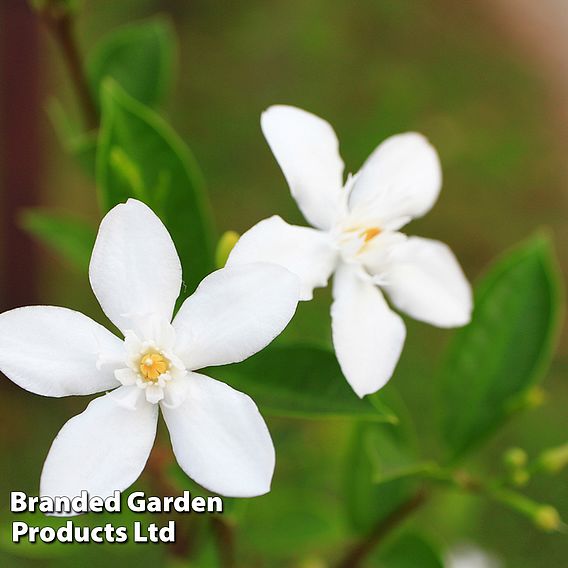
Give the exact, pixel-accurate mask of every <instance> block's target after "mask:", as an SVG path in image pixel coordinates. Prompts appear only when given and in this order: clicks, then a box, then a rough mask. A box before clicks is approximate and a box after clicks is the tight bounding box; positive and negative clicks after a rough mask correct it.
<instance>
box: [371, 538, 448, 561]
mask: <svg viewBox="0 0 568 568" xmlns="http://www.w3.org/2000/svg"><path fill="white" fill-rule="evenodd" d="M379 566H381V567H384V568H417V567H420V568H444V562H443V560H442V556H441V554H440V552H439V550H438V549H437V548H436V547H435V546H434V545H433V544H432V543H431V542H430V541H429V540H428V539H426V538H425V537H423V536H422V535H419V534H414V533H405V534H403V535H402V536H400V537H399V538H397V539H396V541H395V542H394V543H393V544H392V545H391V546H389V548H387V550H386V551H385V552H384V553H383V554H381V556H380V560H379Z"/></svg>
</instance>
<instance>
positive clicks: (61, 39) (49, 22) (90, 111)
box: [40, 2, 99, 130]
mask: <svg viewBox="0 0 568 568" xmlns="http://www.w3.org/2000/svg"><path fill="white" fill-rule="evenodd" d="M53 4H54V3H53V2H47V4H46V7H45V8H43V9H42V10H41V12H40V14H41V19H42V21H43V22H44V23H45V25H46V27H47V29H48V30H49V31H50V32H51V34H52V36H53V37H54V39H55V41H56V43H57V44H58V46H59V48H60V49H61V52H62V54H63V59H64V61H65V64H66V66H67V70H68V72H69V76H70V78H71V82H72V83H73V88H74V89H75V94H76V96H77V100H78V101H79V104H80V106H81V109H82V111H83V115H84V120H85V125H86V127H87V129H88V130H94V129H96V128H97V127H98V124H99V115H98V111H97V107H96V105H95V102H94V101H93V98H92V96H91V91H90V89H89V85H88V83H87V78H86V76H85V73H84V69H83V63H82V60H81V56H80V53H79V47H78V45H77V40H76V38H75V31H74V28H75V26H74V19H73V15H72V14H71V13H70V12H69V10H65V9H62V8H59V7H58V6H56V5H53Z"/></svg>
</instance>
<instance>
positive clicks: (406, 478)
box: [345, 386, 417, 533]
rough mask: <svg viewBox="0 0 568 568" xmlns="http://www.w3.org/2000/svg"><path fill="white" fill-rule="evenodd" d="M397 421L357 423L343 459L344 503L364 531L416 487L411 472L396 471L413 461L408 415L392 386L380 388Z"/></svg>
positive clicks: (351, 518)
mask: <svg viewBox="0 0 568 568" xmlns="http://www.w3.org/2000/svg"><path fill="white" fill-rule="evenodd" d="M381 393H382V394H383V396H385V398H386V401H387V403H388V405H389V406H391V407H393V408H394V410H395V412H396V414H397V416H398V417H399V419H400V422H399V423H398V424H396V425H393V424H373V423H359V424H357V425H356V427H355V429H354V432H353V437H352V440H351V442H350V446H349V449H348V453H347V459H346V470H345V473H346V475H345V491H346V497H345V503H346V507H347V511H346V512H347V517H348V519H349V521H350V523H351V526H352V527H353V529H354V530H355V531H357V532H359V533H367V532H369V531H370V530H372V529H373V527H375V526H376V525H377V524H378V523H380V522H381V521H382V520H384V519H385V518H386V517H388V516H389V515H390V514H391V513H392V512H393V511H394V510H395V509H397V508H398V507H400V506H401V505H402V504H403V503H404V502H405V501H407V500H408V499H410V498H411V497H412V495H413V494H414V491H415V490H416V487H417V484H416V480H415V479H414V478H413V476H411V475H405V474H404V475H400V476H398V475H397V474H396V473H395V472H397V471H401V470H406V469H408V468H411V467H412V466H413V464H415V463H416V451H415V442H414V435H413V432H412V428H411V426H410V419H409V416H408V413H407V411H406V409H405V408H404V405H403V404H402V401H401V400H400V399H399V398H398V397H397V396H396V394H395V393H394V392H393V390H392V387H390V386H389V387H387V389H383V390H382V391H381Z"/></svg>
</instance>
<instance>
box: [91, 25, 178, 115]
mask: <svg viewBox="0 0 568 568" xmlns="http://www.w3.org/2000/svg"><path fill="white" fill-rule="evenodd" d="M175 50H176V48H175V34H174V32H173V29H172V26H171V24H170V22H169V21H168V20H166V19H164V18H160V17H158V18H154V19H152V20H148V21H144V22H137V23H134V24H129V25H127V26H123V27H121V28H119V29H117V30H114V31H113V32H111V33H110V34H109V35H108V36H106V37H105V38H103V39H102V40H101V41H100V42H99V43H97V44H96V46H95V47H94V49H93V51H92V52H91V53H90V54H89V56H88V58H87V61H86V69H87V78H88V81H89V86H90V88H91V92H92V96H93V99H94V100H95V101H97V103H99V101H100V99H99V97H100V90H101V86H102V83H103V81H104V79H105V78H107V77H112V78H113V79H114V80H115V81H116V82H117V83H118V84H119V85H120V86H121V87H122V88H123V89H124V90H125V91H126V92H127V93H128V94H129V95H131V96H132V97H134V98H135V99H136V100H138V101H140V102H142V103H144V104H146V105H148V106H155V105H157V104H158V103H159V102H160V100H161V99H162V97H163V96H164V94H165V93H166V92H167V90H168V88H169V86H170V84H171V82H172V71H173V67H174V58H175Z"/></svg>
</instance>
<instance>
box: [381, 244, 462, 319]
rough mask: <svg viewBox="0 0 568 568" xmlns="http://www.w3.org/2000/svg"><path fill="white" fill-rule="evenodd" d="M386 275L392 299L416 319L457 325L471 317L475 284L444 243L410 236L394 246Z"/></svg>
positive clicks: (387, 288) (386, 289)
mask: <svg viewBox="0 0 568 568" xmlns="http://www.w3.org/2000/svg"><path fill="white" fill-rule="evenodd" d="M384 279H385V281H386V282H387V286H385V291H386V292H387V293H388V295H389V298H390V299H391V300H392V303H393V304H394V305H395V306H396V307H397V308H398V309H399V310H401V311H403V312H405V313H407V314H408V315H409V316H411V317H413V318H414V319H417V320H420V321H425V322H427V323H431V324H432V325H436V326H438V327H457V326H461V325H465V324H466V323H468V322H469V320H470V318H471V310H472V303H473V300H472V292H471V286H470V284H469V282H468V281H467V279H466V277H465V275H464V273H463V271H462V269H461V267H460V265H459V263H458V261H457V259H456V257H455V256H454V254H453V252H452V251H451V250H450V248H449V247H448V246H447V245H445V244H444V243H441V242H439V241H433V240H430V239H423V238H420V237H409V238H408V239H407V240H406V241H405V242H403V243H401V244H399V245H397V246H396V247H395V248H394V249H393V252H392V256H391V263H390V268H389V269H388V271H387V272H386V273H385V274H384Z"/></svg>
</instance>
